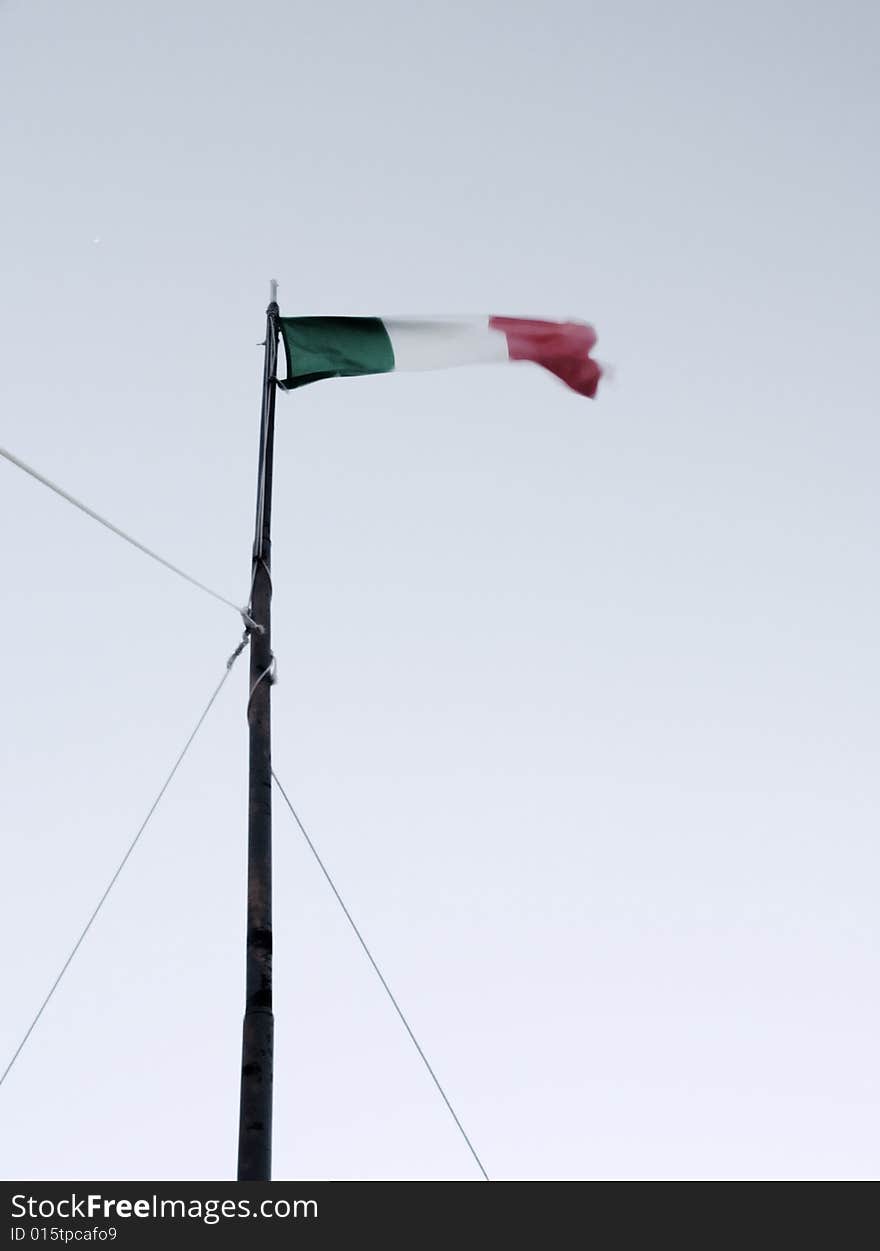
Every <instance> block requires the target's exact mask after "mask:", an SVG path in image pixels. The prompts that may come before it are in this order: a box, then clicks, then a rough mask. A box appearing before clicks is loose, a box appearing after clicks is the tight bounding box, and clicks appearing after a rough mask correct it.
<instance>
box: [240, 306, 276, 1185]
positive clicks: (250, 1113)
mask: <svg viewBox="0 0 880 1251" xmlns="http://www.w3.org/2000/svg"><path fill="white" fill-rule="evenodd" d="M277 294H278V284H277V282H274V281H273V282H272V284H271V287H270V299H269V307H268V308H267V309H266V343H265V354H264V358H263V402H262V409H261V414H260V453H259V462H258V470H257V510H256V522H255V526H254V548H253V563H252V583H251V599H250V605H249V612H250V617H251V619H252V621H253V623H254V626H253V628H252V630H251V645H250V653H251V654H250V682H249V685H248V704H247V720H248V731H249V739H250V747H249V790H248V868H247V939H246V991H245V1013H244V1027H243V1030H242V1048H241V1103H240V1112H239V1130H238V1180H239V1181H269V1180H270V1178H271V1174H272V1070H273V1044H274V1030H275V1021H274V1017H273V1015H272V751H271V720H270V698H269V694H270V690H271V685H272V680H273V676H274V658H273V656H272V639H271V602H272V576H271V572H270V568H271V538H270V528H271V527H270V523H271V516H272V460H273V453H274V443H275V372H276V365H277V360H278V303H277Z"/></svg>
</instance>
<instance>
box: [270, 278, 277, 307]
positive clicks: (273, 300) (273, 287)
mask: <svg viewBox="0 0 880 1251" xmlns="http://www.w3.org/2000/svg"><path fill="white" fill-rule="evenodd" d="M269 303H270V304H277V303H278V282H277V280H276V279H275V278H273V279H272V281H271V282H270V283H269Z"/></svg>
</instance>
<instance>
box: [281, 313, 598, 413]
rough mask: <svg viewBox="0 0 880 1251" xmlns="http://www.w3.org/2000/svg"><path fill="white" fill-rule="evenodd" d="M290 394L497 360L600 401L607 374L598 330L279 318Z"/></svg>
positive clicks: (473, 321)
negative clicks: (533, 369)
mask: <svg viewBox="0 0 880 1251" xmlns="http://www.w3.org/2000/svg"><path fill="white" fill-rule="evenodd" d="M278 320H279V325H280V328H281V337H282V340H283V342H284V350H285V354H286V356H287V377H286V378H284V379H279V385H280V386H282V387H283V388H284V389H285V390H290V389H293V388H294V387H303V386H305V385H306V384H307V383H309V382H318V381H319V380H320V379H322V378H350V377H354V376H356V375H360V374H387V373H391V372H392V371H393V370H399V369H402V370H407V369H446V368H449V367H450V366H452V365H478V364H489V363H491V362H495V361H533V362H534V363H535V364H536V365H543V367H544V368H545V369H549V370H550V372H551V373H553V374H555V375H556V377H557V378H561V379H562V381H563V382H564V383H566V385H567V386H569V387H571V389H572V390H573V391H577V392H578V394H579V395H589V396H593V395H595V394H596V387H597V386H598V384H599V378H600V376H601V373H602V371H601V369H600V367H599V365H598V364H597V363H596V361H594V360H592V358H591V357H590V351H591V349H592V348H593V346H594V344H595V342H596V332H595V331H594V330H593V328H592V326H588V325H585V324H584V323H583V322H579V321H536V320H534V319H531V318H527V317H280V318H279V319H278Z"/></svg>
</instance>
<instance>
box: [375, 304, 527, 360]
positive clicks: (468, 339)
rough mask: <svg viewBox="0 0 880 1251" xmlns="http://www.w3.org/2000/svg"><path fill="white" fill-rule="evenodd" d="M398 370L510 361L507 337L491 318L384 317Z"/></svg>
mask: <svg viewBox="0 0 880 1251" xmlns="http://www.w3.org/2000/svg"><path fill="white" fill-rule="evenodd" d="M382 321H383V323H384V325H385V329H386V330H387V331H388V337H389V339H390V340H391V347H392V349H393V351H394V368H395V369H445V368H447V367H450V366H453V365H481V364H487V363H489V362H492V361H506V360H508V359H509V357H508V354H507V336H506V335H504V334H502V333H501V332H500V331H498V330H490V328H489V318H488V317H436V318H431V319H428V318H423V317H418V318H416V317H383V318H382Z"/></svg>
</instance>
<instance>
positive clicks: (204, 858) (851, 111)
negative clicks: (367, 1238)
mask: <svg viewBox="0 0 880 1251" xmlns="http://www.w3.org/2000/svg"><path fill="white" fill-rule="evenodd" d="M878 46H880V18H878V9H877V7H876V5H873V4H869V3H867V2H865V3H857V2H855V0H852V2H847V0H844V2H843V3H841V4H839V5H836V6H831V5H828V4H827V3H822V4H820V3H814V2H812V0H803V2H801V3H797V4H796V3H793V2H792V0H789V2H787V3H785V2H783V0H760V3H758V2H757V0H746V2H745V3H742V4H738V5H735V6H731V5H726V4H721V3H706V2H697V0H694V2H693V3H684V2H682V0H671V2H670V3H667V4H664V5H657V4H654V3H648V2H647V0H641V2H636V0H613V3H612V2H611V0H608V2H606V3H590V2H589V0H587V2H585V0H544V2H543V3H541V4H535V3H528V4H527V3H523V2H522V0H505V2H504V3H501V2H500V0H470V2H469V3H467V4H465V3H459V2H457V0H447V3H445V4H442V5H435V6H427V7H426V6H423V5H417V4H413V3H411V2H409V0H406V2H405V0H398V2H396V3H391V2H389V0H377V2H376V3H373V4H370V5H363V4H356V3H354V0H348V2H347V3H333V2H332V0H331V2H329V3H326V4H323V5H320V6H316V5H313V4H309V5H306V4H303V3H300V2H299V0H254V2H252V3H250V4H247V5H245V4H242V3H241V2H240V0H237V2H236V3H232V2H231V0H210V2H209V0H157V2H156V3H153V4H150V5H140V6H132V5H129V4H120V3H118V2H117V0H6V2H5V3H2V4H0V133H2V140H0V143H2V166H0V169H2V223H3V229H2V232H0V272H2V275H3V282H2V292H0V361H2V367H0V416H2V439H0V442H2V444H3V445H4V446H6V447H8V448H10V449H11V450H12V451H13V452H15V453H16V454H17V455H19V456H21V457H22V458H24V459H25V460H27V461H29V462H32V463H33V464H34V465H36V466H37V467H38V468H39V469H40V470H41V471H42V472H43V473H45V474H47V475H48V476H49V477H51V478H54V479H56V480H57V481H59V482H60V483H61V484H62V485H64V486H65V487H66V488H67V489H69V490H70V491H72V492H74V493H75V494H77V495H79V496H81V497H82V498H83V499H84V500H86V501H87V502H88V503H89V504H91V505H92V507H94V508H96V509H98V510H99V511H101V512H103V513H105V514H106V515H107V516H109V517H110V518H111V519H112V520H113V521H114V522H116V523H117V524H118V525H121V526H123V527H125V528H126V529H129V530H130V531H132V532H133V533H134V534H135V535H137V536H138V537H139V538H140V539H141V540H142V541H144V542H146V543H148V544H150V545H151V546H154V547H155V548H157V549H158V550H160V551H161V552H163V553H164V554H166V555H167V556H168V557H169V558H170V559H172V560H174V561H177V562H178V563H180V564H181V565H183V566H184V567H185V568H187V569H190V570H192V572H193V573H194V574H195V575H196V576H197V577H199V578H201V579H202V580H204V581H206V582H208V583H209V584H210V585H212V586H214V587H216V588H217V589H218V590H220V591H221V592H222V593H223V594H225V595H228V596H229V597H230V598H232V599H233V600H236V601H238V600H244V599H245V598H246V594H247V585H248V577H249V556H250V542H251V537H252V527H253V506H254V485H255V476H256V453H257V431H258V418H259V390H260V375H261V351H260V348H259V347H258V346H257V344H258V342H259V340H260V339H261V338H262V336H263V326H264V321H263V314H264V309H265V304H266V301H267V297H268V282H269V279H270V278H277V279H278V280H279V282H280V284H281V287H280V292H279V299H280V302H281V308H282V311H283V312H286V313H302V314H321V313H345V314H382V313H389V314H393V313H422V312H426V313H446V312H448V313H502V314H508V313H509V314H524V315H535V316H549V317H553V316H559V317H567V316H578V317H582V318H584V319H586V320H589V321H592V322H593V323H594V324H595V325H596V327H597V330H598V333H599V340H600V342H599V352H598V354H599V356H600V357H601V358H602V359H604V360H606V361H609V362H610V363H611V364H612V365H613V367H614V378H613V380H612V381H611V382H610V383H609V384H608V385H605V386H603V388H602V390H601V391H600V395H599V398H598V399H597V400H596V401H595V402H590V401H588V400H585V399H582V398H581V397H579V396H576V395H574V394H573V393H571V392H569V391H567V390H566V389H565V388H564V387H563V386H562V385H561V384H560V383H558V382H557V381H556V380H555V379H554V378H552V377H550V376H549V375H548V374H545V373H544V372H543V371H541V370H539V369H537V368H534V367H532V366H529V365H517V366H513V367H504V366H497V367H496V366H482V367H473V368H468V369H462V370H456V371H449V372H447V373H438V374H424V375H408V376H393V375H392V376H383V377H375V378H365V379H350V380H339V381H331V382H326V383H321V384H320V385H316V386H314V387H311V388H306V389H304V390H302V391H300V392H297V393H296V394H292V395H287V396H280V397H279V404H278V435H277V450H276V486H275V516H274V545H273V562H274V568H273V572H274V581H275V601H274V645H275V651H276V654H277V659H278V673H279V682H278V685H277V686H276V687H275V688H274V692H273V701H274V721H275V743H274V759H275V765H276V768H277V771H278V773H279V775H280V777H281V779H282V781H283V782H284V784H285V786H286V788H287V789H288V791H289V793H290V794H291V796H292V797H293V799H294V802H295V803H296V805H297V806H298V808H299V811H300V813H301V816H302V818H303V820H304V821H305V823H306V825H307V827H308V828H309V830H310V832H311V834H312V836H313V838H314V839H315V841H316V843H317V845H318V846H319V848H320V850H321V852H322V854H323V855H324V857H325V859H326V862H327V864H328V867H329V868H330V870H331V872H332V873H334V875H335V877H336V880H337V884H338V886H339V888H340V890H341V891H342V893H343V895H344V897H345V899H346V901H347V903H348V905H349V907H350V908H351V910H352V912H353V913H354V915H355V917H356V918H357V920H358V921H359V923H360V925H361V927H362V929H363V932H364V934H365V937H366V938H367V941H368V942H369V943H370V944H371V945H372V947H373V949H374V953H375V955H376V957H377V959H378V960H379V963H380V965H381V966H382V968H383V971H384V972H385V975H386V977H387V978H388V980H389V982H390V984H391V986H392V988H393V989H394V991H395V993H396V995H397V996H398V998H399V1000H400V1002H401V1004H402V1006H403V1007H404V1010H405V1011H406V1012H407V1013H408V1014H409V1017H410V1019H411V1022H412V1025H413V1027H414V1029H415V1031H416V1033H417V1035H418V1037H419V1038H420V1040H421V1042H422V1044H423V1046H424V1047H425V1050H426V1051H427V1053H428V1055H429V1057H430V1059H431V1061H432V1063H433V1065H434V1067H435V1069H436V1071H437V1073H438V1076H439V1077H440V1080H441V1081H442V1082H443V1083H444V1085H445V1086H446V1088H447V1090H448V1093H449V1095H450V1098H451V1099H452V1101H453V1103H454V1105H455V1106H456V1109H457V1111H458V1114H459V1116H460V1117H461V1120H462V1122H463V1123H464V1125H465V1127H466V1129H467V1131H468V1133H469V1134H470V1136H471V1138H472V1139H473V1142H474V1144H475V1146H476V1147H477V1150H478V1151H479V1152H480V1154H481V1156H482V1158H483V1160H484V1162H485V1164H486V1167H487V1169H488V1171H489V1173H490V1175H491V1176H493V1177H498V1178H584V1177H625V1178H645V1177H658V1178H677V1177H767V1178H769V1177H870V1176H876V1175H877V1170H878V1154H877V1132H876V1127H877V1121H878V1114H880V1107H878V1103H880V1087H878V1080H877V1077H876V1071H877V1064H876V1056H877V1047H878V1037H877V1034H878V1012H877V996H876V989H875V988H876V981H877V949H878V921H877V915H878V913H877V876H878V867H880V854H878V847H877V806H878V798H880V780H878V778H880V774H878V770H877V749H878V715H877V708H878V695H880V691H878V677H880V665H878V655H877V638H878V634H880V592H878V583H877V576H876V564H877V561H876V544H877V533H878V523H880V516H878V511H880V509H878V496H877V485H876V484H877V473H878V452H880V434H878V423H877V403H876V389H877V388H876V353H877V347H876V342H877V289H878V277H880V274H878V269H880V261H878V250H877V246H876V229H877V220H878V211H880V202H878V201H880V196H878V191H880V185H878V172H877V161H876V138H877V122H878V109H877V106H878V95H880V91H878V81H880V78H878V71H880V66H878ZM0 501H2V522H0V524H2V574H0V576H2V587H3V594H4V611H3V613H2V639H0V647H2V656H3V670H2V672H3V701H2V702H3V708H4V710H5V716H4V727H5V732H4V736H3V737H4V751H3V754H2V777H0V793H2V796H3V821H2V839H3V843H2V848H3V850H2V873H0V892H2V894H0V950H2V951H3V952H4V953H6V954H5V957H4V959H3V960H2V987H0V1002H2V1012H0V1050H2V1054H0V1068H2V1067H3V1066H5V1063H6V1061H7V1059H8V1057H9V1055H10V1054H11V1053H12V1051H13V1050H14V1048H15V1046H16V1045H17V1043H18V1041H19V1040H20V1038H21V1035H22V1033H23V1031H24V1029H25V1028H26V1026H27V1024H28V1022H29V1021H30V1019H31V1018H32V1016H33V1014H34V1012H35V1011H36V1009H37V1007H38V1006H39V1003H40V1001H41V1000H42V998H43V996H44V994H45V992H46V990H47V989H48V987H49V985H50V984H51V982H52V980H53V978H54V977H55V975H56V973H57V971H58V968H59V966H60V965H61V963H62V961H63V959H64V957H65V956H66V954H67V952H68V951H69V949H70V946H71V944H72V942H73V940H74V939H75V937H76V935H77V934H78V933H79V931H80V929H81V927H82V925H83V924H84V923H85V920H86V919H87V917H88V915H89V913H90V911H91V909H92V907H93V906H94V904H95V902H96V901H97V898H98V897H99V895H100V894H101V891H102V890H103V889H104V886H105V885H106V882H107V880H108V878H109V876H110V874H111V873H112V871H113V869H114V868H115V866H116V864H117V863H118V861H119V859H120V857H121V855H122V854H123V852H124V850H125V848H126V847H127V846H128V844H129V842H130V840H131V838H132V837H133V835H134V833H135V831H136V830H137V828H138V826H139V824H140V823H141V821H142V819H143V817H144V815H145V813H146V810H147V809H148V807H149V805H150V803H151V802H152V799H153V797H154V796H155V793H156V791H157V790H158V788H159V786H160V785H161V783H162V781H163V780H164V778H165V776H166V774H167V772H168V769H169V768H170V766H171V764H172V762H173V760H174V758H175V756H176V755H177V753H178V751H179V750H180V748H181V747H182V745H183V743H184V741H185V739H186V737H187V735H188V734H189V732H190V730H191V729H192V726H193V724H194V722H195V720H196V718H197V716H198V714H199V713H200V711H201V709H202V707H203V706H204V704H205V702H206V701H207V699H208V696H209V694H210V692H211V690H212V689H213V687H214V685H215V684H216V682H217V681H218V680H219V678H220V676H221V674H222V672H223V668H224V664H225V661H226V658H227V656H228V655H229V653H230V652H231V650H232V649H233V647H234V646H235V644H236V643H237V641H238V638H239V634H240V624H239V622H238V620H237V618H236V616H235V614H234V613H233V612H232V611H231V610H230V609H228V608H225V607H223V606H222V605H220V604H218V603H216V602H214V601H212V600H210V599H208V598H206V597H204V596H202V595H201V594H200V593H199V592H197V591H195V590H193V589H192V588H190V587H188V586H187V585H186V584H185V583H183V582H180V581H178V580H177V579H175V578H174V577H173V576H172V575H170V574H168V573H166V572H165V571H164V570H162V569H161V568H159V567H158V566H156V565H154V564H152V563H151V562H149V561H148V560H146V559H145V558H144V557H142V556H141V555H139V554H138V553H137V552H135V551H133V550H131V549H130V548H127V547H126V546H125V545H124V544H122V543H120V542H119V540H117V539H116V538H114V537H113V536H112V535H109V534H107V533H106V532H104V531H102V530H101V529H100V528H98V527H97V526H96V525H95V524H94V523H93V522H91V521H89V520H88V519H87V518H85V517H82V516H81V515H79V514H77V513H75V512H74V511H73V510H72V509H70V508H69V506H68V505H66V504H64V503H63V502H62V501H60V500H58V499H56V498H55V497H53V496H52V495H50V494H49V493H48V492H47V491H45V490H44V489H43V488H42V487H40V486H38V485H37V484H36V483H34V482H33V481H31V480H30V479H28V478H26V477H25V476H24V475H23V474H21V473H20V472H19V471H17V470H16V469H14V468H13V467H12V466H10V465H9V464H8V463H6V462H0ZM246 685H247V681H246V661H245V662H240V663H239V666H238V668H237V669H236V670H235V672H234V674H233V677H232V680H231V681H230V682H229V683H228V684H227V686H226V688H225V689H224V691H223V693H222V695H221V697H220V700H219V701H218V704H217V705H216V706H215V709H214V711H213V712H212V714H211V716H210V719H209V720H208V722H207V723H206V725H205V727H204V730H203V732H202V734H201V735H200V737H199V738H198V739H197V741H196V744H195V746H194V747H193V750H192V753H191V755H190V756H189V757H188V758H187V760H186V762H185V764H184V766H183V768H182V769H181V771H180V773H179V774H178V776H177V778H176V779H175V781H174V782H173V784H172V787H171V789H170V790H169V792H168V794H167V796H166V798H165V800H164V802H163V803H162V806H161V807H160V809H159V811H158V812H157V814H156V816H155V818H154V820H153V822H152V823H151V825H150V826H149V827H148V829H147V832H146V834H145V835H144V838H143V840H142V842H141V844H140V845H139V847H138V848H137V850H136V852H135V853H134V855H133V857H132V859H131V861H130V862H129V864H128V866H127V868H126V870H125V872H124V874H123V876H122V877H121V879H120V880H119V882H118V885H117V887H116V888H115V890H114V891H113V893H112V894H111V896H110V899H109V901H108V903H107V905H106V907H105V909H104V911H103V912H102V914H101V915H100V917H99V919H98V921H97V922H96V924H95V927H94V929H93V931H92V932H91V934H90V935H89V936H88V938H87V940H86V942H85V943H84V945H83V947H82V949H81V951H80V953H79V955H78V956H77V958H76V960H75V961H74V963H73V965H72V966H71V969H70V971H69V973H68V975H67V977H66V978H65V980H64V981H63V983H62V985H61V987H60V989H59V991H58V993H57V995H56V997H55V999H54V1001H53V1002H52V1004H51V1005H50V1007H49V1008H48V1010H47V1011H46V1014H45V1016H44V1018H43V1019H42V1020H41V1022H40V1023H39V1025H38V1027H37V1029H36V1030H35V1032H34V1034H33V1036H32V1038H31V1040H30V1042H29V1044H28V1045H27V1047H26V1048H25V1050H24V1051H23V1052H22V1055H21V1057H20V1059H19V1061H18V1063H17V1064H16V1066H15V1067H14V1069H13V1070H12V1072H11V1074H10V1076H9V1078H8V1079H7V1081H6V1083H5V1084H4V1086H3V1087H2V1089H0V1175H2V1176H4V1177H6V1178H8V1179H17V1178H33V1179H41V1178H79V1179H101V1178H103V1179H107V1178H125V1179H127V1178H151V1179H169V1178H188V1179H196V1178H224V1177H230V1176H233V1175H234V1172H235V1153H236V1140H237V1120H238V1068H239V1049H240V1029H241V1013H242V1009H243V995H244V988H243V978H244V960H243V940H244V869H245V838H246V759H247V758H246V724H245V720H244V705H245V698H246ZM275 847H276V872H275V915H276V963H275V968H276V1013H277V1033H276V1109H275V1155H274V1175H275V1176H276V1177H277V1178H299V1179H312V1178H326V1177H330V1178H468V1177H475V1176H478V1173H477V1170H476V1167H475V1165H474V1163H473V1160H472V1159H471V1158H470V1156H469V1154H468V1152H467V1149H466V1147H465V1145H464V1143H463V1142H462V1140H461V1139H460V1137H459V1136H458V1134H457V1131H456V1129H455V1126H454V1124H453V1123H452V1121H451V1118H450V1117H449V1115H448V1113H447V1111H446V1109H445V1108H444V1106H443V1104H442V1103H441V1101H440V1099H439V1096H438V1095H437V1092H436V1090H435V1089H434V1088H433V1086H432V1085H431V1082H430V1079H429V1078H428V1077H427V1075H426V1073H425V1071H424V1069H423V1068H422V1067H421V1064H420V1061H419V1059H418V1056H417V1055H416V1054H415V1052H414V1050H413V1048H412V1045H411V1043H410V1042H409V1040H408V1038H407V1037H406V1035H405V1033H404V1031H403V1029H402V1027H401V1025H400V1022H399V1021H398V1020H397V1018H396V1017H395V1015H394V1013H393V1010H392V1008H391V1006H390V1005H389V1003H388V1001H387V1000H386V999H385V997H384V995H383V992H382V990H381V987H380V986H379V984H378V982H377V981H376V978H375V975H374V974H373V972H372V970H371V969H370V967H369V965H368V964H367V962H366V960H365V958H364V956H363V953H362V952H361V950H360V949H359V948H358V946H357V944H356V942H355V940H354V938H353V936H352V934H351V932H350V931H349V930H348V928H347V926H346V923H345V920H344V918H343V916H342V915H341V913H340V911H339V909H338V906H337V905H336V903H335V901H334V899H333V897H332V895H331V894H330V892H329V890H328V888H327V886H326V883H325V882H324V881H323V879H322V878H321V876H320V873H319V871H318V869H317V867H316V865H315V864H314V862H313V861H312V860H311V858H310V855H309V853H308V850H307V848H306V847H305V846H304V844H303V841H302V838H301V836H300V835H299V833H298V831H297V830H296V828H295V827H294V826H293V823H292V821H291V820H290V818H289V815H288V814H287V813H286V812H285V810H284V809H283V807H282V806H281V805H280V803H279V804H278V805H277V807H276V832H275Z"/></svg>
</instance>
